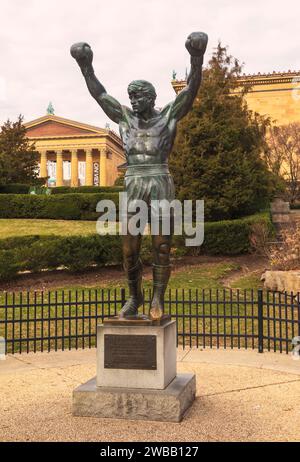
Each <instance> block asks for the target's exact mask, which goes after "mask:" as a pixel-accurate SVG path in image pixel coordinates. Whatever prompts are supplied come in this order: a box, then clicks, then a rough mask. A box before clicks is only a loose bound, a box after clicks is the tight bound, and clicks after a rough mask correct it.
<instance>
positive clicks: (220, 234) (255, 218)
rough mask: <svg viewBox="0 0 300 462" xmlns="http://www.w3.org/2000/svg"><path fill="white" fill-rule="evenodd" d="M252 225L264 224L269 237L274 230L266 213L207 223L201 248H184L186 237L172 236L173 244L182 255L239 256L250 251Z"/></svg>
mask: <svg viewBox="0 0 300 462" xmlns="http://www.w3.org/2000/svg"><path fill="white" fill-rule="evenodd" d="M254 223H264V224H265V226H266V227H267V229H268V232H269V234H270V235H272V234H273V232H274V228H273V225H272V222H271V217H270V214H269V213H268V212H266V213H259V214H255V215H251V216H249V217H245V218H239V219H237V220H223V221H216V222H207V223H205V225H204V242H203V244H202V245H201V246H195V247H185V243H184V240H185V238H186V237H188V236H174V238H173V243H174V246H175V248H176V249H178V253H179V254H184V255H200V254H208V255H239V254H241V253H247V252H249V251H250V250H251V242H250V234H251V226H252V225H253V224H254Z"/></svg>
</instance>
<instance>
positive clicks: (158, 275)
mask: <svg viewBox="0 0 300 462" xmlns="http://www.w3.org/2000/svg"><path fill="white" fill-rule="evenodd" d="M170 274H171V265H155V264H154V265H153V296H152V300H151V307H150V313H149V314H150V318H151V319H153V320H158V319H161V318H162V316H163V314H164V296H165V291H166V288H167V285H168V281H169V278H170Z"/></svg>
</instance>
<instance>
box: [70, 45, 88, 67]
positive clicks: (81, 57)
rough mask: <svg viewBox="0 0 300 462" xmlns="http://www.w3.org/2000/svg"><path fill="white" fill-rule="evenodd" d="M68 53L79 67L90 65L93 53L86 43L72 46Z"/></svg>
mask: <svg viewBox="0 0 300 462" xmlns="http://www.w3.org/2000/svg"><path fill="white" fill-rule="evenodd" d="M70 52H71V55H72V56H73V58H74V59H76V61H77V62H78V64H79V66H80V67H85V66H88V65H91V64H92V61H93V52H92V49H91V47H90V45H89V44H88V43H85V42H79V43H74V45H72V46H71V49H70Z"/></svg>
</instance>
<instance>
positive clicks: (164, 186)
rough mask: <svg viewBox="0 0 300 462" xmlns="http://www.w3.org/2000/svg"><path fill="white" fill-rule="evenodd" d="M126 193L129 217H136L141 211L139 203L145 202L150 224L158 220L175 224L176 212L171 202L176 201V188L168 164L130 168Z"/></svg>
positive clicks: (125, 187)
mask: <svg viewBox="0 0 300 462" xmlns="http://www.w3.org/2000/svg"><path fill="white" fill-rule="evenodd" d="M124 192H126V193H127V197H126V200H127V213H126V215H127V217H131V216H133V215H135V213H136V212H137V211H139V209H137V207H139V206H140V203H139V201H144V203H145V204H146V206H147V215H148V216H147V221H148V222H149V223H150V222H152V223H153V220H157V219H159V220H162V219H164V220H170V222H171V223H172V222H173V221H172V219H173V216H174V210H173V207H170V202H172V201H173V200H174V199H175V188H174V182H173V178H172V176H171V175H170V172H169V167H168V165H167V164H149V165H132V166H128V167H127V171H126V174H125V179H124ZM145 209H146V207H145Z"/></svg>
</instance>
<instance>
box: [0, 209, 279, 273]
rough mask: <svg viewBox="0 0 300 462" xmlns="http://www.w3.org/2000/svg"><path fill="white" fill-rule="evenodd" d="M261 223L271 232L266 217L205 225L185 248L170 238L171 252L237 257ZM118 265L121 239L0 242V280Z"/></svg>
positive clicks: (180, 239)
mask: <svg viewBox="0 0 300 462" xmlns="http://www.w3.org/2000/svg"><path fill="white" fill-rule="evenodd" d="M258 222H261V223H264V224H265V226H267V228H268V229H269V232H270V234H272V233H273V226H272V223H271V220H270V216H269V214H258V215H253V216H250V217H246V218H244V219H239V220H232V221H223V222H216V223H206V224H205V238H204V243H203V245H202V246H200V247H185V243H184V239H185V237H184V236H174V238H173V249H172V253H173V255H174V256H179V255H191V254H193V255H199V254H210V255H237V254H240V253H246V252H249V250H250V249H251V244H250V239H249V237H250V233H251V225H252V224H254V223H258ZM142 242H143V243H142V259H143V261H144V262H145V263H150V262H151V261H152V255H151V236H145V237H144V238H143V241H142ZM121 262H122V241H121V236H118V235H117V236H111V235H105V236H99V235H97V234H94V235H89V236H55V235H50V236H20V237H11V238H6V239H1V240H0V280H8V279H12V278H13V277H15V276H16V275H17V274H18V272H20V271H26V270H27V271H32V272H38V271H41V270H43V269H49V270H51V269H56V268H58V267H64V268H66V269H68V270H70V271H80V270H85V269H87V268H89V267H91V266H92V265H96V266H98V267H99V266H104V265H107V264H120V263H121Z"/></svg>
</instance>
